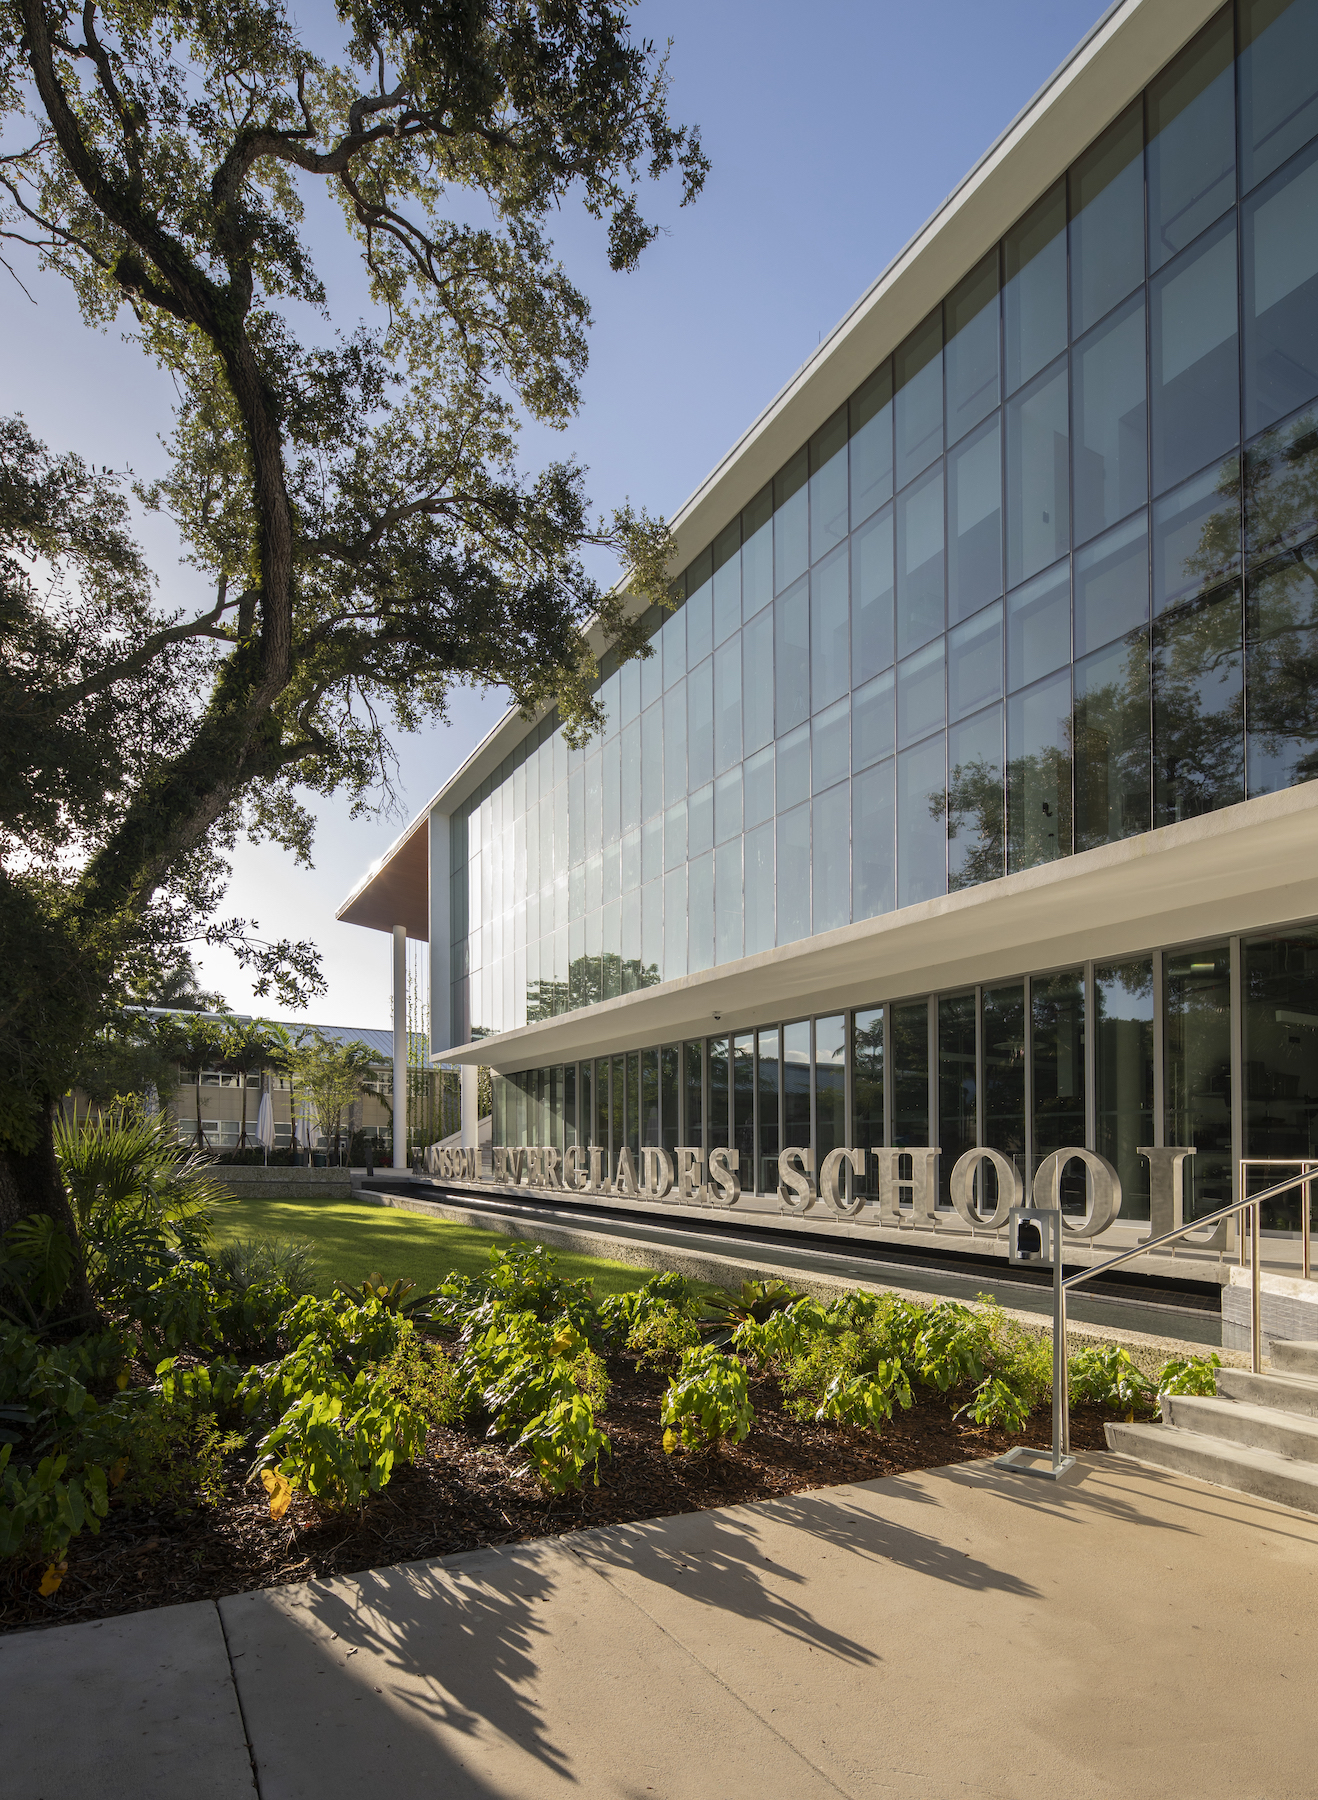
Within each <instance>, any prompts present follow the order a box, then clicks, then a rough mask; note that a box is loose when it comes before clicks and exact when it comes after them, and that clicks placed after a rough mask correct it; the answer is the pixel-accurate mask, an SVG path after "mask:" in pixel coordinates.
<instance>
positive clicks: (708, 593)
mask: <svg viewBox="0 0 1318 1800" xmlns="http://www.w3.org/2000/svg"><path fill="white" fill-rule="evenodd" d="M686 581H687V601H686V666H687V668H688V669H694V668H695V666H696V664H697V663H698V662H702V661H703V660H704V658H705V657H707V656H708V655H709V653H710V651H711V650H712V649H713V648H714V582H713V561H712V557H711V553H710V551H709V550H702V551H701V553H700V555H699V556H698V557H697V558H696V560H695V562H693V563H692V565H691V567H690V568H689V569H688V570H687V572H686Z"/></svg>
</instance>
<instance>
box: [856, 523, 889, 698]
mask: <svg viewBox="0 0 1318 1800" xmlns="http://www.w3.org/2000/svg"><path fill="white" fill-rule="evenodd" d="M892 557H893V531H892V508H891V507H890V506H888V507H885V508H884V510H883V512H882V513H880V515H879V516H878V518H876V519H871V520H870V521H869V523H868V524H866V525H862V526H861V528H860V529H859V531H857V532H856V533H855V535H854V536H853V538H852V540H851V608H852V611H851V618H852V627H851V640H852V669H851V678H852V680H853V681H854V682H856V683H857V684H859V683H860V682H862V681H868V680H869V679H870V677H871V676H872V675H877V674H878V673H879V672H880V671H881V670H883V669H889V668H891V667H892V646H893V619H894V614H893V560H892Z"/></svg>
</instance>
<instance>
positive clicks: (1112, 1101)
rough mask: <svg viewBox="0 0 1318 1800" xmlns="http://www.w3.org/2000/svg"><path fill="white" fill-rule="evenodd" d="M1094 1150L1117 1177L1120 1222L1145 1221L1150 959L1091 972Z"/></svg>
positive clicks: (1149, 1111) (1149, 1110)
mask: <svg viewBox="0 0 1318 1800" xmlns="http://www.w3.org/2000/svg"><path fill="white" fill-rule="evenodd" d="M1094 1077H1095V1086H1096V1097H1095V1104H1096V1116H1095V1121H1094V1123H1095V1135H1094V1145H1095V1148H1096V1149H1097V1150H1098V1153H1099V1155H1100V1156H1106V1157H1107V1159H1108V1161H1109V1162H1110V1163H1111V1164H1112V1166H1113V1168H1114V1169H1115V1170H1116V1171H1117V1174H1118V1175H1119V1176H1120V1177H1121V1216H1122V1218H1123V1219H1147V1218H1148V1216H1149V1165H1148V1163H1147V1162H1146V1160H1145V1159H1144V1157H1142V1156H1141V1155H1140V1154H1139V1147H1140V1145H1141V1144H1144V1145H1149V1144H1152V1142H1153V1110H1154V1086H1153V959H1152V958H1151V957H1148V956H1141V957H1136V958H1135V959H1134V960H1133V961H1131V962H1116V963H1098V964H1096V965H1095V968H1094Z"/></svg>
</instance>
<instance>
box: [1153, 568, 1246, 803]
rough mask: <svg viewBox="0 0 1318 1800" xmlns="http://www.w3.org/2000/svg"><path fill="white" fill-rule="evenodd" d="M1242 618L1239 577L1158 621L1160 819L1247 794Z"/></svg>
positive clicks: (1155, 656)
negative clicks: (1229, 584)
mask: <svg viewBox="0 0 1318 1800" xmlns="http://www.w3.org/2000/svg"><path fill="white" fill-rule="evenodd" d="M1241 623H1242V621H1241V600H1240V588H1239V585H1238V584H1232V585H1231V586H1229V587H1227V588H1224V589H1219V590H1218V591H1217V593H1215V594H1208V595H1206V596H1204V597H1203V598H1202V599H1195V600H1183V601H1181V602H1180V603H1179V604H1178V605H1176V606H1172V607H1169V608H1168V609H1167V610H1166V611H1165V612H1163V613H1162V614H1161V615H1160V617H1159V618H1157V619H1156V620H1155V621H1154V625H1153V752H1154V764H1153V782H1154V789H1153V808H1154V824H1155V825H1170V824H1173V823H1174V822H1175V821H1176V820H1177V819H1192V818H1195V817H1197V816H1198V815H1199V814H1200V813H1207V812H1215V811H1216V810H1217V809H1218V808H1219V807H1223V806H1233V805H1234V804H1235V803H1236V802H1237V801H1238V800H1243V799H1244V797H1245V793H1244V750H1245V733H1244V723H1245V721H1244V682H1243V672H1242V668H1241Z"/></svg>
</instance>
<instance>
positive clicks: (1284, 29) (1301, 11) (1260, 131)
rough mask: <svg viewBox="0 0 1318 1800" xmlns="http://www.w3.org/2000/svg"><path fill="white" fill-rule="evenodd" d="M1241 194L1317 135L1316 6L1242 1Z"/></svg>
mask: <svg viewBox="0 0 1318 1800" xmlns="http://www.w3.org/2000/svg"><path fill="white" fill-rule="evenodd" d="M1239 15H1240V55H1239V58H1238V61H1237V68H1238V71H1239V77H1238V78H1239V82H1240V191H1241V192H1242V193H1243V194H1247V193H1248V192H1249V190H1250V189H1251V188H1252V187H1254V186H1255V185H1256V184H1257V183H1258V182H1260V181H1263V180H1264V179H1265V178H1266V177H1267V176H1269V175H1271V173H1272V171H1273V170H1274V169H1279V168H1280V167H1281V165H1282V164H1283V163H1284V162H1285V161H1286V158H1287V157H1288V156H1291V155H1293V154H1294V152H1295V151H1296V150H1298V149H1299V148H1300V147H1301V145H1303V144H1307V143H1308V141H1309V139H1310V138H1311V137H1313V136H1315V135H1316V134H1318V8H1315V6H1314V5H1313V0H1308V3H1307V4H1304V5H1298V6H1297V5H1293V4H1291V0H1240V5H1239Z"/></svg>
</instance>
